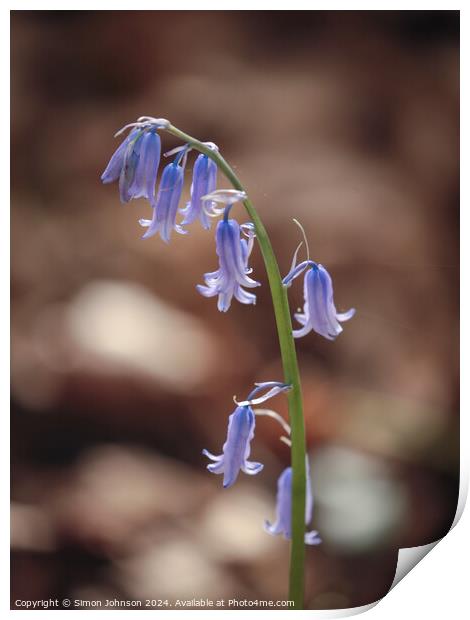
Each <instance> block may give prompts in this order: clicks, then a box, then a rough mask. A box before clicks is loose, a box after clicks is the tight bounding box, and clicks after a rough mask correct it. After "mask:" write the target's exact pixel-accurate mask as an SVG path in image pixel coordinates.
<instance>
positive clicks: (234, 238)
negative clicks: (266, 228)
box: [196, 206, 260, 312]
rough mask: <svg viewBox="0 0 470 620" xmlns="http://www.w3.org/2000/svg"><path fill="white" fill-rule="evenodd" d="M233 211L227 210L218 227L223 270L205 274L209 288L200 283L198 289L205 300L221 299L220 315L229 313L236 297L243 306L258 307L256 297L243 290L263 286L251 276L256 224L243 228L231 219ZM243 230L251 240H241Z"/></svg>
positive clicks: (216, 234)
mask: <svg viewBox="0 0 470 620" xmlns="http://www.w3.org/2000/svg"><path fill="white" fill-rule="evenodd" d="M230 208H231V207H230V206H229V207H227V208H226V209H225V214H224V218H223V219H222V220H221V221H220V222H219V223H218V224H217V227H216V231H215V243H216V251H217V255H218V257H219V269H217V271H212V272H209V273H206V274H204V281H205V286H204V285H202V284H198V285H197V287H196V288H197V290H198V291H199V292H200V293H201V295H203V296H204V297H215V296H216V295H217V296H218V302H217V307H218V309H219V310H220V312H227V310H228V309H229V308H230V304H231V302H232V298H233V297H234V296H235V299H237V300H238V301H239V302H240V303H242V304H255V303H256V295H254V294H253V293H248V292H247V291H245V290H244V289H243V287H244V286H245V287H247V288H255V287H257V286H260V283H259V282H256V280H252V279H251V278H250V277H248V274H249V273H250V272H251V269H250V268H249V267H248V258H249V256H250V254H251V250H252V249H253V238H254V232H253V228H252V225H251V224H248V225H242V226H240V225H239V224H238V222H237V221H236V220H232V219H229V217H228V214H229V211H230ZM241 230H243V231H246V234H247V235H248V241H247V240H246V239H242V238H241V237H240V234H241Z"/></svg>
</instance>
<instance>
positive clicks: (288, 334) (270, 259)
mask: <svg viewBox="0 0 470 620" xmlns="http://www.w3.org/2000/svg"><path fill="white" fill-rule="evenodd" d="M166 130H167V131H168V132H169V133H171V134H173V135H174V136H176V137H177V138H180V139H181V140H183V141H184V142H187V143H189V144H190V145H191V146H192V147H193V148H195V149H196V150H198V151H200V152H201V153H204V154H205V155H208V156H209V157H210V158H211V159H213V160H214V161H215V163H216V164H217V166H218V167H219V168H220V170H222V172H223V173H224V174H225V176H226V177H227V179H228V180H229V181H230V182H231V183H232V185H233V187H234V188H235V189H237V190H240V191H246V190H245V188H244V187H243V185H242V184H241V182H240V180H239V179H238V177H237V175H236V174H235V172H234V171H233V169H232V168H231V167H230V166H229V164H228V163H227V162H226V161H225V159H224V158H223V157H222V155H221V154H220V153H219V152H218V151H215V150H213V149H211V148H209V147H208V146H206V145H205V144H204V143H202V142H200V141H199V140H196V139H195V138H193V137H191V136H189V135H188V134H186V133H184V132H182V131H180V130H179V129H177V128H176V127H173V125H170V126H169V127H167V128H166ZM243 204H244V206H245V209H246V210H247V212H248V215H249V216H250V219H251V221H252V222H253V224H254V226H255V231H256V237H257V240H258V243H259V246H260V249H261V254H262V256H263V260H264V264H265V266H266V271H267V274H268V280H269V286H270V289H271V296H272V300H273V306H274V314H275V317H276V325H277V333H278V336H279V345H280V350H281V357H282V365H283V369H284V381H285V382H286V383H290V384H291V385H292V389H291V390H290V391H289V392H288V394H287V398H288V402H289V418H290V425H291V429H292V433H291V441H292V448H291V462H292V542H291V558H290V571H289V600H292V601H294V605H295V607H294V608H295V609H302V608H303V599H304V564H305V543H304V534H305V489H306V470H305V453H306V451H305V427H304V417H303V411H302V393H301V388H300V376H299V367H298V363H297V354H296V350H295V343H294V338H293V336H292V323H291V318H290V310H289V303H288V299H287V292H286V289H285V288H284V286H283V285H282V279H281V274H280V271H279V266H278V264H277V260H276V256H275V254H274V251H273V248H272V245H271V241H270V239H269V236H268V233H267V232H266V229H265V227H264V225H263V222H262V221H261V219H260V217H259V215H258V213H257V211H256V209H255V208H254V206H253V204H252V203H251V200H250V199H249V198H247V199H246V200H244V201H243Z"/></svg>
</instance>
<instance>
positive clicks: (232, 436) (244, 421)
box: [202, 381, 290, 488]
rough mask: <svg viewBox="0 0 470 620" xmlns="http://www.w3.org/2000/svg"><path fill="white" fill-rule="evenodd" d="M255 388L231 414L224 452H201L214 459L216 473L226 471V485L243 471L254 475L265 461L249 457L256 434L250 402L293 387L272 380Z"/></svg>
mask: <svg viewBox="0 0 470 620" xmlns="http://www.w3.org/2000/svg"><path fill="white" fill-rule="evenodd" d="M256 386H257V387H256V388H255V389H254V390H253V391H252V392H251V393H250V394H249V396H248V398H247V400H246V401H243V402H241V403H238V407H237V408H236V409H235V411H234V412H233V413H232V414H231V415H230V416H229V419H228V429H227V439H226V441H225V443H224V445H223V448H222V454H220V455H218V456H216V455H214V454H211V453H210V452H209V451H208V450H203V451H202V453H203V454H204V455H205V456H207V457H208V458H209V459H211V460H212V461H214V462H213V463H210V464H209V465H208V466H207V469H208V470H209V471H210V472H211V473H213V474H223V476H224V482H223V485H224V488H227V487H230V486H232V484H234V483H235V481H236V480H237V478H238V474H239V472H240V470H241V471H243V472H244V473H245V474H248V475H250V476H253V475H255V474H258V473H259V472H260V471H261V470H262V469H263V465H262V463H256V462H252V461H249V460H248V457H249V456H250V451H251V446H250V444H251V440H252V439H253V437H254V435H255V414H254V413H253V409H252V408H251V405H253V404H258V403H260V402H264V401H265V400H267V399H268V398H272V397H273V396H276V395H277V394H280V393H281V392H285V391H287V390H289V389H290V386H289V385H286V384H285V383H279V382H277V381H269V382H265V383H259V384H256ZM266 388H270V389H269V391H268V392H267V393H266V394H264V395H263V396H261V397H259V398H255V396H256V395H257V394H258V393H259V392H260V391H262V390H264V389H266Z"/></svg>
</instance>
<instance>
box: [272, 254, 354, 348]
mask: <svg viewBox="0 0 470 620" xmlns="http://www.w3.org/2000/svg"><path fill="white" fill-rule="evenodd" d="M305 270H306V274H305V279H304V309H303V312H299V313H296V314H294V317H295V318H296V319H297V321H298V322H299V323H300V324H301V325H302V327H301V328H300V329H296V330H294V331H293V332H292V333H293V335H294V337H295V338H301V337H302V336H305V335H306V334H308V333H309V332H310V331H311V330H312V329H313V331H315V332H317V334H320V336H324V337H325V338H327V339H328V340H334V339H335V338H336V337H337V336H338V335H339V334H340V333H341V332H342V331H343V328H342V327H341V325H340V322H344V321H347V320H349V319H350V318H352V317H353V316H354V314H355V312H356V311H355V310H354V308H351V309H350V310H348V311H347V312H337V311H336V307H335V303H334V300H333V283H332V281H331V277H330V274H329V273H328V272H327V270H326V269H325V268H324V267H323V266H322V265H320V264H317V263H314V262H313V261H312V260H307V261H304V262H303V263H300V265H297V267H294V268H293V269H292V270H291V272H290V273H289V274H288V275H287V276H286V277H285V278H284V279H283V281H282V282H283V284H284V286H289V285H290V283H291V282H292V280H294V278H296V277H297V276H299V275H300V274H301V273H302V272H303V271H305Z"/></svg>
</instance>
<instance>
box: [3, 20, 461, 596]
mask: <svg viewBox="0 0 470 620" xmlns="http://www.w3.org/2000/svg"><path fill="white" fill-rule="evenodd" d="M458 38H459V15H458V13H457V12H351V13H349V12H314V11H312V12H256V11H255V12H188V11H183V12H158V11H156V12H118V11H116V12H63V13H62V12H18V11H16V12H13V13H12V130H11V137H12V207H13V208H12V399H13V403H12V451H11V456H12V499H13V511H12V545H13V556H12V558H13V559H12V562H13V564H12V600H13V601H14V600H15V599H17V598H23V599H25V598H28V599H33V598H49V597H53V598H55V597H58V598H62V597H64V596H68V597H70V598H72V599H75V598H81V599H85V600H105V599H106V598H114V597H117V598H121V599H142V600H144V599H147V598H149V599H170V600H172V599H175V598H193V597H196V598H199V597H206V596H207V597H209V598H212V599H216V598H225V599H230V598H238V599H240V598H248V599H256V598H261V599H272V600H277V599H285V598H286V597H287V591H286V584H287V566H288V544H287V543H286V541H284V540H283V539H281V538H272V537H270V536H268V535H267V534H265V533H264V532H263V530H262V524H263V520H264V519H265V518H268V519H272V518H273V517H274V501H275V484H276V479H277V476H278V475H279V473H280V472H281V470H282V468H283V467H285V466H286V465H287V464H288V450H287V448H286V447H285V446H284V445H283V444H281V443H280V442H279V441H278V436H279V429H278V428H277V427H276V425H275V423H274V422H272V421H271V420H269V419H266V418H261V419H259V420H258V423H257V432H256V439H255V441H254V442H253V446H252V447H253V450H252V456H253V458H254V459H255V460H260V461H262V462H264V463H265V469H264V471H263V473H262V474H260V475H259V476H256V477H254V478H248V477H246V476H244V475H241V476H240V478H239V481H238V482H237V484H236V485H235V486H234V487H232V488H231V489H229V490H226V491H224V490H223V489H222V488H221V479H220V477H216V476H212V475H211V474H209V473H208V472H207V471H206V470H205V466H206V463H207V461H206V459H205V458H204V457H202V455H201V449H202V448H204V447H206V448H208V449H209V450H211V451H212V452H215V453H219V452H220V449H221V446H222V443H223V441H224V439H225V433H226V424H227V416H228V415H229V414H230V413H231V411H232V409H233V403H232V395H233V394H237V395H238V396H239V397H241V398H243V397H244V396H245V395H246V394H247V393H248V391H249V390H250V388H251V385H252V383H253V381H262V380H270V379H279V378H280V377H281V371H280V365H279V354H278V344H277V340H276V333H275V326H274V320H273V316H272V311H271V305H270V297H269V292H268V287H267V284H266V277H265V274H264V270H263V264H262V261H261V258H260V255H259V252H258V251H257V250H256V249H255V251H254V254H253V258H252V265H253V267H254V273H255V277H256V278H257V279H260V280H261V281H262V283H263V286H262V288H260V289H259V291H257V292H259V296H258V303H257V305H256V306H255V307H247V306H241V305H239V304H237V303H236V302H234V303H233V305H232V308H231V309H230V311H229V313H228V314H226V315H222V314H220V313H218V312H217V310H216V302H215V300H214V299H211V300H208V299H204V298H202V297H201V296H200V295H198V294H197V292H196V290H195V285H196V284H197V283H201V282H202V274H203V273H204V272H206V271H211V270H213V269H215V268H216V265H217V262H216V256H215V251H214V240H213V233H212V232H210V233H207V232H205V231H203V230H202V229H201V228H200V227H199V225H198V224H197V223H196V224H195V225H193V226H192V227H191V234H190V235H188V236H187V237H180V236H178V235H174V238H173V239H172V242H171V244H170V245H169V246H166V245H165V244H164V243H163V242H161V240H160V239H159V238H157V237H155V238H152V239H149V240H146V241H141V239H140V236H141V234H142V229H140V227H139V225H138V219H139V218H140V217H146V216H147V215H148V211H149V207H148V206H147V204H146V203H145V202H144V201H142V200H139V201H133V202H132V203H131V204H129V205H128V206H126V207H122V206H121V205H120V203H119V197H118V191H117V187H116V186H115V185H113V186H103V185H101V183H100V180H99V177H100V174H101V172H102V171H103V169H104V167H105V165H106V163H107V161H108V159H109V157H110V155H111V153H112V152H113V150H114V149H115V148H116V146H117V144H118V141H117V140H115V139H113V137H112V136H113V133H114V132H115V131H116V130H117V129H119V128H120V127H121V126H122V125H124V124H126V123H127V122H131V121H132V120H134V119H135V118H136V117H138V116H140V115H153V116H158V117H166V118H169V119H171V121H172V122H173V123H174V124H175V125H176V126H178V127H180V128H182V129H183V130H185V131H187V132H188V133H191V134H193V135H195V136H198V137H200V138H201V139H203V140H212V141H214V142H216V143H217V144H218V145H219V146H220V148H221V149H222V151H223V153H224V155H225V156H226V158H227V159H228V160H229V162H231V163H232V164H233V165H234V166H235V167H236V170H237V172H238V173H239V175H240V177H241V178H242V179H243V180H244V182H245V184H246V186H247V188H248V191H249V193H250V195H251V197H252V199H253V201H254V203H255V205H256V206H257V208H258V210H259V212H260V214H261V215H262V217H263V219H264V221H265V223H266V225H267V227H268V229H269V232H270V234H271V236H272V240H273V244H274V246H275V248H276V251H277V253H278V257H279V261H280V265H281V269H282V271H283V272H287V270H288V268H289V265H290V260H291V255H292V252H293V249H294V248H295V246H296V244H297V243H298V241H299V231H298V229H297V228H296V227H295V226H294V224H293V223H292V217H296V218H298V219H299V220H301V221H302V223H303V225H304V226H305V228H306V230H307V234H308V237H309V241H310V245H311V252H312V258H314V259H315V260H318V261H320V262H321V263H322V264H324V265H325V266H326V267H327V268H328V269H329V271H330V273H331V275H332V277H333V279H334V284H335V291H336V303H337V306H338V307H339V308H340V309H342V310H345V309H347V308H349V307H351V306H354V307H356V308H357V315H356V317H355V318H354V319H353V320H351V321H350V322H348V323H346V324H345V331H344V333H343V334H342V335H341V336H340V337H339V338H338V340H337V341H336V342H334V343H331V342H327V341H326V340H323V339H322V338H321V337H319V336H317V335H315V334H310V335H309V336H308V337H305V338H303V339H301V340H299V341H298V352H299V357H300V367H301V370H302V379H303V387H304V397H305V415H306V422H307V429H308V431H307V432H308V445H309V450H310V455H311V463H312V471H313V486H314V492H315V497H316V507H315V514H314V526H315V528H316V529H318V530H319V531H320V533H321V535H322V537H323V539H324V543H323V545H321V546H320V547H316V548H311V549H308V550H307V559H308V577H307V579H308V583H307V604H308V606H309V607H311V608H334V607H351V606H357V605H363V604H366V603H369V602H372V601H374V600H376V599H378V598H379V597H380V596H382V595H384V593H385V592H386V591H387V590H388V588H389V586H390V584H391V581H392V579H393V575H394V572H395V565H396V557H397V549H398V548H399V547H406V546H416V545H422V544H425V543H428V542H430V541H432V540H435V539H437V538H438V537H441V536H442V535H444V534H445V533H446V531H447V529H448V528H449V526H450V524H451V522H452V520H453V516H454V512H455V507H456V497H457V492H458V462H459V455H458V402H457V399H458V288H457V287H458V237H457V230H458V207H459V197H458V189H459V125H458V123H459V118H458V114H459V40H458ZM164 144H165V147H167V149H170V148H172V147H173V146H175V145H176V144H177V143H176V142H175V141H174V140H173V139H172V138H171V137H170V138H169V137H167V136H164ZM191 161H193V160H190V163H189V165H188V168H187V183H186V189H185V199H186V198H187V195H188V192H189V185H190V176H191V167H192V166H191ZM227 186H228V185H227V183H225V182H224V181H223V180H222V178H220V181H219V187H227ZM238 214H239V216H240V219H242V220H243V221H244V216H243V214H242V212H241V210H240V211H239V212H238ZM301 288H302V287H301V284H300V283H297V284H296V285H295V286H294V287H293V288H292V292H291V299H292V308H293V309H295V308H296V307H297V306H298V305H299V304H300V303H301V302H302V291H301ZM272 406H273V407H274V408H276V409H278V410H279V411H280V412H282V413H286V410H285V403H284V401H283V399H282V398H278V399H277V400H276V401H273V402H272Z"/></svg>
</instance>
